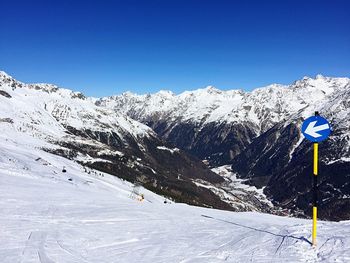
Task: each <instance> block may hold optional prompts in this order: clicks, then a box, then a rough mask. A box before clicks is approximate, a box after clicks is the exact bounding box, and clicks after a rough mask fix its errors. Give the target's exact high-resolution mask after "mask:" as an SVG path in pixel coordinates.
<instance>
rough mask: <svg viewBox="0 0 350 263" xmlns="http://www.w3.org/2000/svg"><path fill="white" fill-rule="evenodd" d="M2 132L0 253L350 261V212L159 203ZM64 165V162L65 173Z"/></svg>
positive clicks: (101, 258) (78, 258) (37, 258)
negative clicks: (302, 214)
mask: <svg viewBox="0 0 350 263" xmlns="http://www.w3.org/2000/svg"><path fill="white" fill-rule="evenodd" d="M16 136H18V135H16V134H1V135H0V145H1V146H0V207H1V209H0V261H1V262H3V263H4V262H9V263H13V262H42V263H51V262H64V263H66V262H98V263H102V262H108V263H110V262H128V263H129V262H350V221H346V222H339V223H334V222H320V223H319V227H318V230H319V234H318V246H317V248H315V249H313V248H312V247H311V245H310V241H309V240H310V235H311V220H301V219H293V218H283V217H277V216H273V215H266V214H258V213H233V212H227V211H219V210H213V209H205V208H199V207H192V206H188V205H184V204H175V203H167V204H165V203H164V198H163V197H160V196H157V195H155V194H153V193H151V192H149V191H147V190H145V189H142V190H141V192H142V193H143V194H144V195H145V200H144V201H143V202H140V201H137V200H136V199H132V198H130V193H131V192H132V190H133V186H132V185H131V184H130V183H127V182H125V181H122V180H120V179H118V178H116V177H113V176H110V175H107V174H101V173H99V172H97V173H95V172H94V171H92V170H86V169H85V168H84V167H82V166H80V165H79V164H78V163H76V162H73V161H70V160H68V159H64V158H61V157H58V156H55V155H52V154H49V153H46V152H44V151H42V150H41V149H40V147H39V145H40V146H42V141H40V142H39V141H35V139H33V138H32V137H29V136H28V137H25V136H26V135H25V134H22V136H23V137H21V139H19V138H16ZM63 166H65V168H66V170H67V172H66V173H62V168H63Z"/></svg>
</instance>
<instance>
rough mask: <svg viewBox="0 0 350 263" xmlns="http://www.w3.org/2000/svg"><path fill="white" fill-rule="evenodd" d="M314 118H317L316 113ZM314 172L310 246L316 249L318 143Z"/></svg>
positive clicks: (315, 151) (315, 152)
mask: <svg viewBox="0 0 350 263" xmlns="http://www.w3.org/2000/svg"><path fill="white" fill-rule="evenodd" d="M315 116H319V113H318V112H317V111H316V112H315ZM313 166H314V169H313V170H314V171H313V174H314V175H313V187H312V188H313V201H312V246H313V247H316V245H317V242H316V237H317V203H318V197H317V192H318V189H317V175H318V143H317V142H316V143H314V165H313Z"/></svg>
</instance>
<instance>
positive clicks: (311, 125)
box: [304, 121, 329, 138]
mask: <svg viewBox="0 0 350 263" xmlns="http://www.w3.org/2000/svg"><path fill="white" fill-rule="evenodd" d="M316 123H317V121H312V122H310V123H309V125H308V126H307V128H306V130H305V131H304V133H305V134H308V135H310V136H312V137H314V138H318V137H321V136H322V135H321V134H319V133H317V132H319V131H323V130H327V129H329V125H328V124H327V123H326V124H322V125H319V126H316V127H315V125H316Z"/></svg>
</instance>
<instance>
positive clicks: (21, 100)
mask: <svg viewBox="0 0 350 263" xmlns="http://www.w3.org/2000/svg"><path fill="white" fill-rule="evenodd" d="M0 101H1V104H0V109H1V111H0V128H1V130H2V132H3V133H8V134H9V139H10V138H13V140H21V138H22V137H23V136H22V135H23V134H25V135H29V136H32V137H35V138H36V139H37V140H38V141H40V143H39V142H38V145H37V147H40V148H41V149H43V150H45V151H48V152H51V153H54V154H58V155H61V156H64V157H66V158H70V159H72V160H75V161H76V162H79V163H81V164H83V165H86V166H89V167H91V168H94V169H97V170H100V171H102V172H107V173H110V174H113V175H116V176H118V177H120V178H123V179H126V180H128V181H132V182H137V183H140V184H142V185H144V186H145V187H147V188H148V189H150V190H152V191H155V192H157V193H160V194H163V195H165V196H168V197H171V198H173V199H174V200H176V201H180V202H187V203H190V204H194V205H200V206H207V207H213V208H219V209H227V210H235V211H250V210H254V211H263V212H272V213H280V212H281V210H282V211H283V213H287V214H290V215H297V216H301V217H308V216H310V204H311V197H312V194H311V187H312V144H311V143H310V142H308V141H306V140H305V139H304V137H303V136H302V135H301V131H300V127H301V124H302V122H303V120H304V119H305V118H307V117H309V116H312V115H313V114H314V112H315V111H318V112H319V113H320V114H321V115H322V116H323V117H325V118H327V119H328V120H329V121H330V123H331V126H332V130H333V131H332V134H331V136H330V138H329V139H328V140H327V141H325V142H323V143H321V144H320V176H319V190H320V193H319V195H320V209H319V211H320V217H321V218H322V219H329V220H341V219H349V218H350V206H349V204H350V186H349V179H350V143H349V141H350V79H348V78H330V77H324V76H321V75H318V76H316V78H309V77H304V78H303V79H301V80H298V81H296V82H294V83H293V84H291V85H279V84H273V85H270V86H267V87H262V88H258V89H255V90H253V91H251V92H245V91H242V90H228V91H222V90H219V89H216V88H215V87H212V86H209V87H207V88H204V89H199V90H195V91H186V92H184V93H181V94H179V95H175V94H173V93H172V92H170V91H160V92H158V93H155V94H146V95H137V94H133V93H130V92H127V93H123V94H121V95H117V96H111V97H105V98H89V97H86V96H84V95H83V94H82V93H79V92H73V91H70V90H67V89H62V88H59V87H57V86H55V85H51V84H25V83H22V82H20V81H17V80H15V79H14V78H12V77H11V76H9V75H8V74H6V73H5V72H0ZM14 134H17V135H16V136H15V135H14ZM14 138H15V139H14ZM244 186H247V187H244Z"/></svg>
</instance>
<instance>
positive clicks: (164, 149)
mask: <svg viewBox="0 0 350 263" xmlns="http://www.w3.org/2000/svg"><path fill="white" fill-rule="evenodd" d="M157 149H159V150H163V151H169V152H171V153H172V154H173V153H174V152H178V151H180V150H179V149H178V148H174V149H170V148H168V147H165V146H157Z"/></svg>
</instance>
